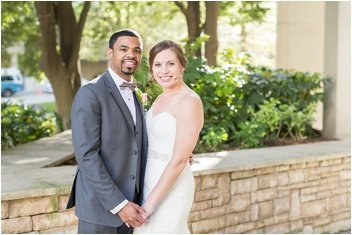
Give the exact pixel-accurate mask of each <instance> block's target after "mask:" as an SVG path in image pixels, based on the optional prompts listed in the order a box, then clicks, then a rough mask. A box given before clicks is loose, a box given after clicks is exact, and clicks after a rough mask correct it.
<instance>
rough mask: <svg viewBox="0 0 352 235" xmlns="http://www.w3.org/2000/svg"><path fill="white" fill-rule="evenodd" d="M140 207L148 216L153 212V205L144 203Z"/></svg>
mask: <svg viewBox="0 0 352 235" xmlns="http://www.w3.org/2000/svg"><path fill="white" fill-rule="evenodd" d="M142 208H143V209H144V210H145V211H146V212H147V214H146V216H147V217H149V216H150V215H151V214H152V213H153V212H154V209H155V208H154V206H152V205H150V204H148V203H145V204H144V205H143V206H142Z"/></svg>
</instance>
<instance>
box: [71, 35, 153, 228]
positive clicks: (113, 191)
mask: <svg viewBox="0 0 352 235" xmlns="http://www.w3.org/2000/svg"><path fill="white" fill-rule="evenodd" d="M142 50H143V42H142V38H141V37H140V35H139V34H138V33H137V32H135V31H133V30H130V29H124V30H120V31H118V32H116V33H114V34H113V35H112V36H111V37H110V40H109V50H108V55H109V60H110V67H109V69H108V70H107V71H106V72H105V73H104V74H103V75H102V76H101V77H100V78H97V79H94V80H93V81H92V82H90V83H88V84H87V85H85V86H83V87H81V88H80V89H79V91H78V92H77V95H76V97H75V99H74V101H73V105H72V118H71V120H72V141H73V146H74V151H75V157H76V160H77V163H78V167H77V172H76V177H75V180H74V183H73V187H72V191H71V195H70V198H69V201H68V204H67V208H71V207H73V206H76V209H75V213H76V215H77V217H78V233H96V234H97V233H110V234H115V233H132V232H133V227H139V226H141V225H142V224H143V223H145V222H146V219H145V217H144V216H143V215H145V213H146V212H145V211H144V209H143V208H142V207H140V206H139V205H138V204H140V203H141V199H142V197H143V195H142V193H143V192H142V190H143V181H144V172H145V166H146V158H147V151H148V149H147V148H148V147H147V145H148V144H147V132H146V125H145V119H144V114H143V109H142V106H141V104H140V102H139V101H138V99H137V97H136V94H135V92H134V88H135V84H134V83H132V75H133V73H134V72H135V70H136V69H137V67H138V65H139V64H140V62H141V58H142ZM126 224H127V225H126Z"/></svg>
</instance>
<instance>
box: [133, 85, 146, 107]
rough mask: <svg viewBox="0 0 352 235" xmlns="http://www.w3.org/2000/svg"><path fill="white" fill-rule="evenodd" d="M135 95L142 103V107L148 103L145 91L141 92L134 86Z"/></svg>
mask: <svg viewBox="0 0 352 235" xmlns="http://www.w3.org/2000/svg"><path fill="white" fill-rule="evenodd" d="M135 91H136V94H137V97H138V99H139V101H140V102H141V103H142V105H143V107H144V106H145V105H146V104H147V103H148V95H147V93H145V92H142V90H141V89H139V88H136V89H135Z"/></svg>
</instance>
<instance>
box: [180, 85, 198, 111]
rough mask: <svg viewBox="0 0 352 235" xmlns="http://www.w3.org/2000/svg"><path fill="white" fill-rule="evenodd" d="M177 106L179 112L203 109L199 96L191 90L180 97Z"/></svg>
mask: <svg viewBox="0 0 352 235" xmlns="http://www.w3.org/2000/svg"><path fill="white" fill-rule="evenodd" d="M177 106H178V108H179V110H180V111H181V112H194V111H202V109H203V105H202V100H201V99H200V97H199V95H198V94H197V93H195V92H194V91H192V90H190V91H188V92H186V93H184V94H183V95H182V98H181V99H180V100H179V102H178V105H177Z"/></svg>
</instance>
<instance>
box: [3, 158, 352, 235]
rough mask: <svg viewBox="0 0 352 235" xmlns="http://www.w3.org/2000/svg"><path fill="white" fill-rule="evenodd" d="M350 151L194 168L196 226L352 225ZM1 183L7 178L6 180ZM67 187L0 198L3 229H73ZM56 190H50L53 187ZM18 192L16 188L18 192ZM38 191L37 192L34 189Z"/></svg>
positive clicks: (254, 229)
mask: <svg viewBox="0 0 352 235" xmlns="http://www.w3.org/2000/svg"><path fill="white" fill-rule="evenodd" d="M350 159H351V158H350V153H349V154H347V155H346V154H345V155H341V154H340V155H333V156H328V157H324V158H314V159H312V158H302V159H298V160H297V159H296V160H295V161H294V162H292V161H287V160H286V161H287V163H283V162H285V161H283V162H281V163H280V164H268V165H266V166H261V167H252V168H247V169H243V168H241V169H238V168H233V167H232V168H231V166H229V167H228V168H227V169H222V170H219V169H217V170H203V171H194V175H195V180H196V194H195V198H194V200H195V201H194V205H193V208H192V211H191V213H190V215H189V218H188V221H189V227H190V230H191V232H192V233H337V232H341V231H344V230H348V229H350V228H351V224H350V218H351V216H350V215H351V214H350V213H351V210H350V207H351V204H350V177H351V176H350V164H351V163H350ZM3 183H4V182H3ZM69 190H70V187H69V186H65V187H61V188H59V189H56V190H51V191H50V190H48V191H45V192H46V193H42V195H41V194H38V193H34V192H31V195H32V196H31V197H26V198H25V197H24V198H18V197H17V198H16V197H9V196H8V195H9V194H8V195H7V196H6V197H2V201H1V225H2V229H1V231H2V233H76V232H77V218H76V217H75V215H74V211H73V210H72V209H71V210H66V209H65V205H66V202H67V200H68V193H69ZM49 192H53V193H49ZM13 195H14V194H13ZM33 195H35V196H33Z"/></svg>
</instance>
